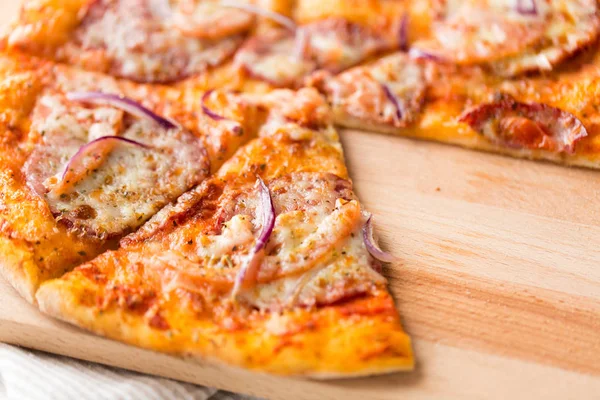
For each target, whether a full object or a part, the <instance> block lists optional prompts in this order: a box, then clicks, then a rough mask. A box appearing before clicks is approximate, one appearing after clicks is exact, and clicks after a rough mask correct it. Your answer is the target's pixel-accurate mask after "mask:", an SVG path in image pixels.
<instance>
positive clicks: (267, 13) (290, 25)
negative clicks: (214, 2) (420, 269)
mask: <svg viewBox="0 0 600 400" xmlns="http://www.w3.org/2000/svg"><path fill="white" fill-rule="evenodd" d="M219 5H221V6H222V7H228V8H237V9H239V10H243V11H246V12H249V13H252V14H256V15H260V16H262V17H265V18H268V19H270V20H272V21H275V22H277V23H278V24H279V25H281V26H284V27H286V28H287V29H289V30H290V31H295V30H296V23H295V22H294V21H292V20H291V19H290V18H288V17H286V16H285V15H282V14H279V13H276V12H274V11H271V10H267V9H265V8H262V7H258V6H254V5H252V4H240V3H239V2H238V1H227V0H221V1H220V2H219Z"/></svg>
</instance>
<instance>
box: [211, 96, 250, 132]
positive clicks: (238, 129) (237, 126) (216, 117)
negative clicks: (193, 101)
mask: <svg viewBox="0 0 600 400" xmlns="http://www.w3.org/2000/svg"><path fill="white" fill-rule="evenodd" d="M213 92H214V89H210V90H208V91H206V93H204V94H203V95H202V112H203V113H204V115H206V116H208V117H209V118H211V119H213V120H215V121H230V122H232V123H234V124H235V125H234V126H233V128H232V129H233V131H234V132H235V133H237V134H238V135H239V134H241V133H242V126H241V125H240V123H239V122H237V121H234V120H232V119H229V118H226V117H224V116H222V115H220V114H217V113H216V112H214V111H213V110H211V109H210V108H209V107H208V106H207V105H206V100H208V98H209V97H210V95H211V94H212V93H213Z"/></svg>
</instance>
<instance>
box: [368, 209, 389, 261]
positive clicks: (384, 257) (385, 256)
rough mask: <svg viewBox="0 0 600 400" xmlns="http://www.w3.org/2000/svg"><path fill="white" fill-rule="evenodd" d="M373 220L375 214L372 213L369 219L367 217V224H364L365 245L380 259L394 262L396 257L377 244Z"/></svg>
mask: <svg viewBox="0 0 600 400" xmlns="http://www.w3.org/2000/svg"><path fill="white" fill-rule="evenodd" d="M372 220H373V216H372V215H370V216H369V219H367V222H366V223H365V226H363V229H362V234H363V240H364V242H365V246H367V250H368V251H369V253H370V254H371V255H372V256H373V257H374V258H376V259H377V260H379V261H383V262H386V263H391V262H394V261H395V260H396V257H394V256H393V255H391V254H389V253H386V252H385V251H383V250H381V249H380V248H379V246H377V243H375V239H374V238H373V224H372V222H371V221H372Z"/></svg>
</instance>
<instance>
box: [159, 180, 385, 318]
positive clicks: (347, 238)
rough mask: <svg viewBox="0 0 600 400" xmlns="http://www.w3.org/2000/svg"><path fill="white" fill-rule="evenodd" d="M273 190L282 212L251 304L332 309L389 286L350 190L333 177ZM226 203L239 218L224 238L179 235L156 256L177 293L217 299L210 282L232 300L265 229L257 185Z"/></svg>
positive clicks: (246, 293)
mask: <svg viewBox="0 0 600 400" xmlns="http://www.w3.org/2000/svg"><path fill="white" fill-rule="evenodd" d="M268 185H269V189H270V191H271V195H272V198H273V201H274V204H275V209H276V215H277V217H276V220H275V227H274V230H273V232H272V234H271V236H270V238H269V241H268V243H267V246H266V248H265V250H264V254H261V258H260V263H261V264H260V269H259V274H258V281H259V283H258V284H257V286H255V287H253V288H249V289H244V290H242V292H241V293H240V296H239V298H240V299H241V300H242V301H243V302H245V303H247V304H249V305H251V306H256V307H259V308H269V309H278V308H282V307H293V306H295V305H298V304H305V305H314V304H327V303H330V302H334V301H337V300H339V299H341V298H344V297H346V296H350V295H353V294H358V293H364V292H366V291H369V290H371V289H373V288H375V286H376V285H379V284H382V283H383V282H384V280H383V278H382V277H381V276H380V275H379V274H378V273H376V272H375V271H374V270H372V267H371V263H372V259H371V258H370V255H369V254H368V252H367V250H366V247H365V245H364V243H363V240H362V234H361V228H362V226H363V223H364V217H363V216H362V214H361V210H360V206H359V204H358V202H357V201H356V200H350V201H349V200H346V199H344V198H348V197H353V195H352V192H351V189H350V186H349V183H347V182H346V181H343V180H341V179H340V178H337V177H335V176H333V175H328V174H318V173H298V174H293V175H292V176H289V177H285V178H281V180H275V181H271V182H268ZM226 193H227V192H226ZM223 196H225V197H226V198H227V199H229V200H227V202H226V203H225V204H223V205H222V207H223V208H224V209H227V210H229V212H230V213H234V215H233V216H232V217H231V218H229V219H228V220H227V222H225V223H224V225H223V227H222V231H221V232H220V233H219V234H216V235H215V234H211V235H202V234H198V235H196V236H195V237H194V236H190V234H191V233H192V232H193V231H191V232H190V233H189V234H188V235H183V236H176V237H177V239H175V240H172V241H170V243H169V247H168V250H166V251H163V252H161V255H160V256H159V257H158V256H153V261H152V264H153V265H154V266H155V268H158V269H162V268H165V266H168V269H169V271H171V272H169V273H166V274H165V275H164V282H163V285H164V287H167V288H168V290H169V291H173V290H176V289H184V290H188V291H193V292H195V293H200V294H205V295H207V296H209V295H211V294H207V293H205V291H206V290H208V289H206V288H205V287H204V286H203V285H204V284H205V283H206V282H209V281H210V282H219V285H221V286H225V287H227V289H226V290H225V292H227V293H230V292H229V291H230V290H231V288H232V286H233V280H234V277H235V274H236V273H237V271H239V269H240V268H241V267H242V266H243V265H244V264H245V263H246V262H247V258H248V255H249V254H250V251H251V249H252V247H253V245H254V243H255V240H256V235H258V232H259V231H260V230H261V229H262V227H261V226H260V212H258V207H259V204H258V201H257V196H258V195H257V192H256V188H255V187H254V186H251V187H250V185H248V186H244V187H242V188H240V189H239V191H235V192H233V193H232V195H231V196H230V195H228V194H224V195H223ZM232 202H233V203H232ZM157 257H158V258H157ZM165 257H166V258H165ZM172 271H175V272H172ZM225 292H224V293H225Z"/></svg>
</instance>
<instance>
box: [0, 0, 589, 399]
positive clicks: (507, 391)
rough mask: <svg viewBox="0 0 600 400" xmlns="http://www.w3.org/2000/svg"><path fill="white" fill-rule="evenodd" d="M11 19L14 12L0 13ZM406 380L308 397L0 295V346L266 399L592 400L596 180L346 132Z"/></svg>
mask: <svg viewBox="0 0 600 400" xmlns="http://www.w3.org/2000/svg"><path fill="white" fill-rule="evenodd" d="M0 7H2V11H3V13H2V14H3V15H2V16H0V18H6V17H7V16H9V15H11V12H12V11H13V10H14V9H16V2H13V1H10V0H7V1H1V0H0ZM343 142H344V146H345V150H346V155H347V159H348V162H349V165H350V171H351V176H352V178H353V179H354V182H355V186H356V189H357V191H358V194H359V196H360V197H361V199H362V200H363V202H364V204H365V205H366V207H367V208H368V209H369V210H370V211H372V212H373V213H374V214H375V215H376V227H377V232H378V233H379V236H380V237H381V238H382V242H383V246H384V247H386V248H388V249H391V251H392V252H393V253H395V254H396V255H397V256H399V258H400V259H401V260H402V263H401V264H399V265H394V266H392V267H390V268H389V269H388V270H387V271H386V273H387V275H388V277H389V278H390V282H391V283H390V285H391V288H392V291H393V293H394V296H395V298H396V299H397V303H398V307H399V310H400V313H401V314H402V318H403V322H404V325H405V327H406V329H407V331H408V332H409V333H410V334H411V335H412V336H413V338H414V342H415V352H416V357H417V368H416V370H415V371H414V372H412V373H406V374H393V375H388V376H383V377H376V378H364V379H354V380H347V381H333V382H314V381H306V380H299V379H287V378H279V377H273V376H267V375H259V374H253V373H249V372H245V371H240V370H237V369H232V368H226V367H214V366H210V365H201V364H195V363H191V362H188V361H183V360H179V359H176V358H173V357H169V356H165V355H161V354H156V353H153V352H150V351H146V350H141V349H137V348H134V347H130V346H126V345H123V344H119V343H116V342H112V341H109V340H106V339H102V338H99V337H95V336H92V335H89V334H87V333H85V332H83V331H81V330H79V329H76V328H73V327H70V326H68V325H66V324H63V323H60V322H56V321H53V320H51V319H49V318H46V317H44V316H43V315H41V314H39V313H38V312H37V311H36V310H35V309H34V308H33V307H32V306H30V305H28V304H27V303H25V302H24V301H22V300H21V299H20V298H19V297H18V296H17V295H16V293H15V292H14V291H13V290H12V288H10V287H9V286H8V285H7V284H6V283H5V282H3V281H0V341H4V342H8V343H13V344H19V345H23V346H26V347H31V348H35V349H40V350H44V351H48V352H53V353H57V354H63V355H68V356H72V357H76V358H81V359H85V360H91V361H96V362H100V363H103V364H107V365H114V366H119V367H123V368H127V369H132V370H136V371H141V372H146V373H150V374H156V375H162V376H166V377H170V378H175V379H179V380H183V381H189V382H195V383H199V384H204V385H210V386H216V387H219V388H223V389H228V390H231V391H235V392H241V393H248V394H254V395H258V396H262V397H266V398H270V399H286V400H289V399H299V400H302V399H320V400H327V399H347V400H354V399H356V400H366V399H369V400H370V399H373V400H377V399H390V400H391V399H394V400H396V399H481V398H486V399H507V398H515V399H521V398H523V399H533V398H544V399H554V398H556V399H571V398H572V399H591V398H598V397H597V396H599V393H600V201H598V200H599V199H600V172H594V171H586V170H580V169H568V168H562V167H558V166H554V165H549V164H544V163H533V162H529V161H523V160H512V159H509V158H505V157H501V156H494V155H488V154H483V153H477V152H471V151H466V150H462V149H459V148H454V147H449V146H444V145H439V144H434V143H426V142H416V141H411V140H405V139H400V138H393V137H388V136H382V135H374V134H367V133H360V132H344V133H343Z"/></svg>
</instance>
